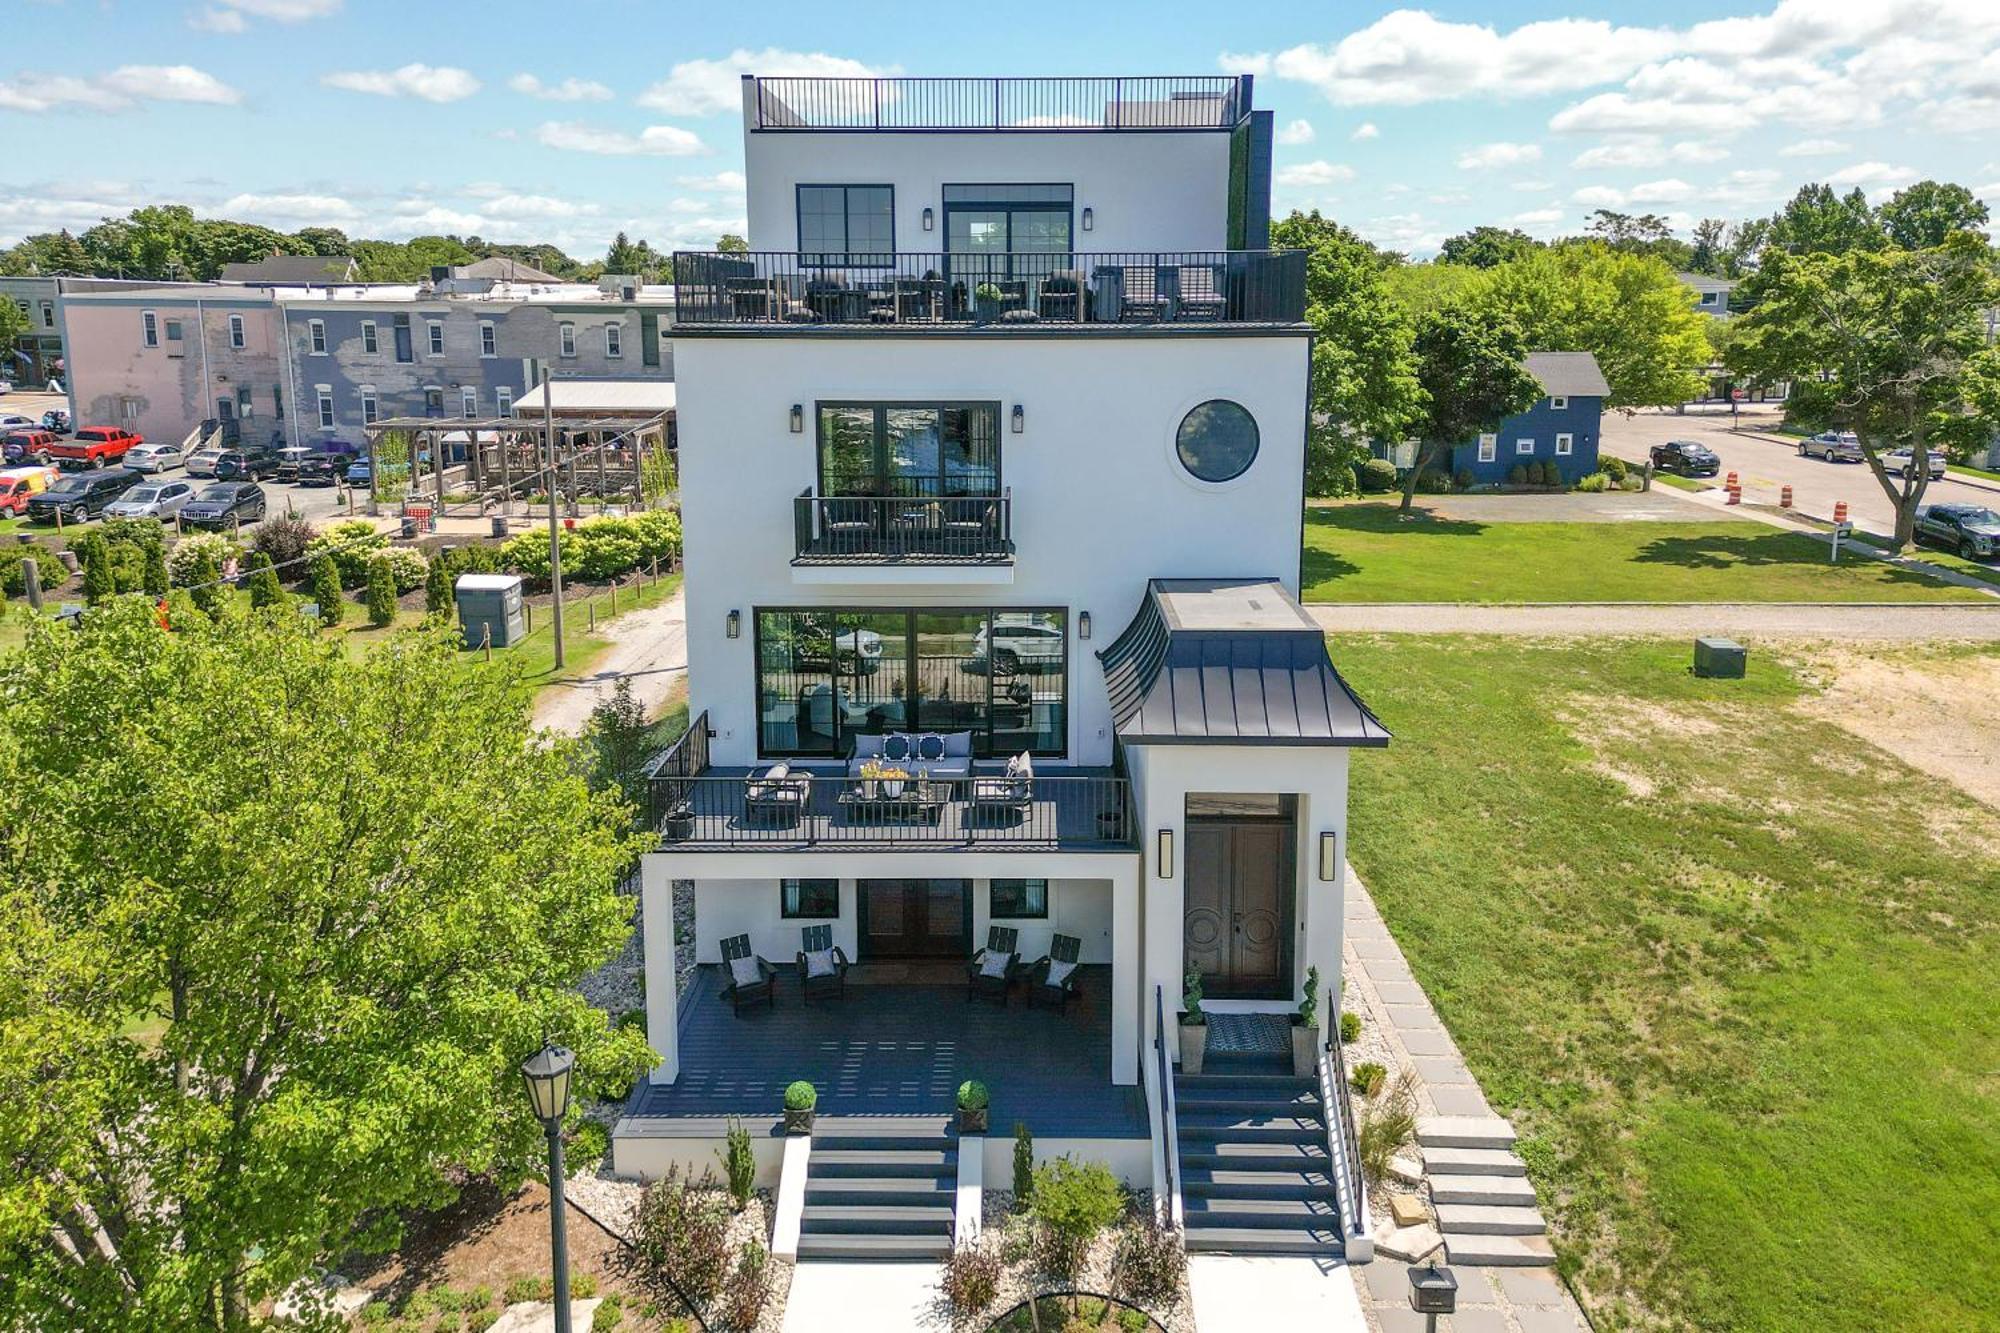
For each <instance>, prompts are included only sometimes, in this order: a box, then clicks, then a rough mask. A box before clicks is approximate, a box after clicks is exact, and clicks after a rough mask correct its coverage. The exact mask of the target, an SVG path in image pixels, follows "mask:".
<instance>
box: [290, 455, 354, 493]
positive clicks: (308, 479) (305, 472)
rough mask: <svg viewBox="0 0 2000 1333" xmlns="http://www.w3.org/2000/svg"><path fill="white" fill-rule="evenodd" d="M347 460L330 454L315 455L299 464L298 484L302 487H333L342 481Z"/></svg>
mask: <svg viewBox="0 0 2000 1333" xmlns="http://www.w3.org/2000/svg"><path fill="white" fill-rule="evenodd" d="M346 466H347V460H346V459H344V458H337V457H334V456H332V455H330V454H313V455H312V456H311V457H308V458H305V459H302V460H301V461H300V462H299V471H298V477H297V480H298V483H299V485H301V486H331V485H333V484H334V483H336V482H338V481H339V480H340V474H341V472H342V471H343V470H344V469H345V468H346Z"/></svg>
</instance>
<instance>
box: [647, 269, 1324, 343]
mask: <svg viewBox="0 0 2000 1333" xmlns="http://www.w3.org/2000/svg"><path fill="white" fill-rule="evenodd" d="M674 278H675V301H676V308H675V320H676V322H678V323H680V324H688V325H694V324H729V325H743V324H755V325H780V326H784V327H786V328H795V327H809V326H812V325H856V324H870V325H879V326H883V327H890V328H895V327H912V326H914V327H926V328H927V327H937V326H951V327H981V328H987V327H990V328H1000V329H1006V328H1016V327H1024V326H1025V327H1039V326H1047V325H1059V326H1076V325H1090V326H1109V325H1133V324H1174V325H1180V324H1221V323H1231V324H1296V323H1299V322H1300V321H1302V320H1303V319H1304V318H1305V308H1306V252H1305V251H1303V250H1149V251H1094V252H1084V251H1077V250H1052V251H1037V252H1033V253H1019V254H968V253H945V252H942V251H934V252H899V253H894V254H887V253H885V254H823V253H801V252H798V251H791V250H753V251H748V252H722V251H688V250H681V251H677V252H675V254H674Z"/></svg>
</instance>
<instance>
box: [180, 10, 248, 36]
mask: <svg viewBox="0 0 2000 1333" xmlns="http://www.w3.org/2000/svg"><path fill="white" fill-rule="evenodd" d="M188 26H189V27H190V28H197V29H200V30H201V31H202V32H226V33H234V32H244V31H247V30H248V29H249V27H250V24H249V23H248V22H247V21H245V19H244V17H243V14H242V12H241V11H239V10H234V9H198V10H196V11H194V12H193V13H192V14H189V15H188Z"/></svg>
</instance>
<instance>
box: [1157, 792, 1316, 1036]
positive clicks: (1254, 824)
mask: <svg viewBox="0 0 2000 1333" xmlns="http://www.w3.org/2000/svg"><path fill="white" fill-rule="evenodd" d="M1297 862H1298V856H1297V834H1296V828H1295V825H1294V821H1293V819H1292V818H1291V816H1290V812H1289V808H1287V810H1286V812H1285V813H1284V814H1275V815H1226V814H1214V815H1194V814H1190V815H1189V816H1188V821H1187V865H1186V874H1185V876H1184V883H1185V892H1186V895H1187V898H1186V908H1185V911H1186V918H1185V924H1184V932H1183V937H1182V946H1183V948H1184V949H1185V952H1186V961H1187V965H1188V966H1190V967H1196V968H1199V969H1200V970H1201V974H1202V986H1203V989H1204V990H1205V991H1206V993H1207V994H1209V995H1214V996H1219V997H1225V998H1235V999H1260V1000H1261V999H1287V998H1290V995H1291V989H1292V987H1291V978H1292V935H1293V931H1294V929H1295V903H1296V897H1297V883H1298V876H1297V873H1296V871H1297Z"/></svg>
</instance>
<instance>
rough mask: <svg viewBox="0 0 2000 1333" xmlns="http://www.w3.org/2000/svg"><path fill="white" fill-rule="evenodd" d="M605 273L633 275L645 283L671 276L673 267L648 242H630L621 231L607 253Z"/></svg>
mask: <svg viewBox="0 0 2000 1333" xmlns="http://www.w3.org/2000/svg"><path fill="white" fill-rule="evenodd" d="M604 271H605V272H606V273H633V274H637V275H638V277H639V278H640V280H641V281H643V282H652V281H654V280H655V279H656V278H659V277H661V276H663V275H667V274H671V273H672V271H673V265H672V263H671V262H670V261H669V260H668V259H667V257H666V256H665V255H663V254H661V253H660V252H659V251H657V250H655V249H654V248H653V247H652V246H650V245H648V244H646V242H644V241H636V242H635V241H631V240H628V239H626V236H625V233H624V232H622V231H621V232H619V233H618V235H617V236H616V237H615V238H613V240H612V242H611V249H610V250H608V251H607V252H605V256H604Z"/></svg>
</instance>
